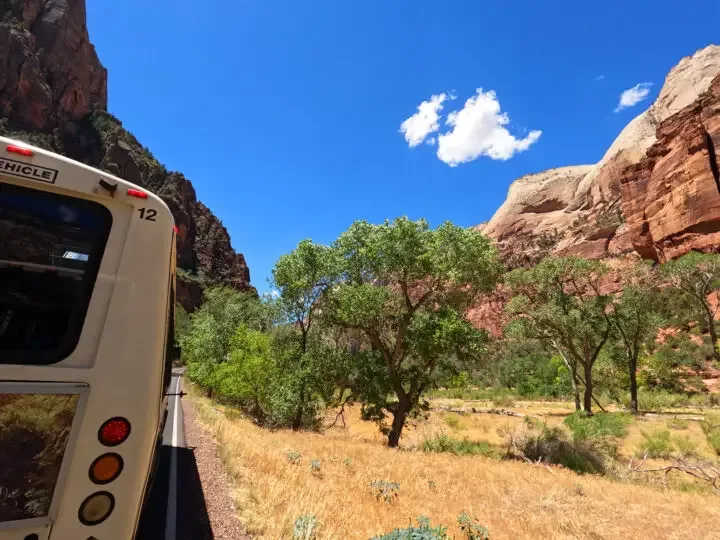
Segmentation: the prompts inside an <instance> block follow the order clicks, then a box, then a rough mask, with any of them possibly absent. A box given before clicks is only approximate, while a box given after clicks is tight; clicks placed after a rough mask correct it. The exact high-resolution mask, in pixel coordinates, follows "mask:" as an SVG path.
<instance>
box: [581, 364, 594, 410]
mask: <svg viewBox="0 0 720 540" xmlns="http://www.w3.org/2000/svg"><path fill="white" fill-rule="evenodd" d="M583 368H584V373H585V395H584V396H583V409H585V412H586V413H587V415H588V416H591V415H592V399H593V395H592V364H591V363H590V362H585V363H584V364H583Z"/></svg>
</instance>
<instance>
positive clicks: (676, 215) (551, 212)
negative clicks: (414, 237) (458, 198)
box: [479, 45, 720, 267]
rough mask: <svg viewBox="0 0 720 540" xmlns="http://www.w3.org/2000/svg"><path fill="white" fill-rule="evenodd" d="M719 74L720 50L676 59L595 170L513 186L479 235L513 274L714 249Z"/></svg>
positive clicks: (573, 170) (561, 172)
mask: <svg viewBox="0 0 720 540" xmlns="http://www.w3.org/2000/svg"><path fill="white" fill-rule="evenodd" d="M719 74H720V47H718V46H714V45H713V46H709V47H706V48H705V49H702V50H700V51H698V52H697V53H695V54H694V55H693V56H691V57H688V58H684V59H683V60H682V61H681V62H680V63H679V64H678V65H677V66H676V67H675V68H673V69H672V70H671V71H670V73H669V74H668V76H667V78H666V80H665V84H664V85H663V88H662V89H661V91H660V94H659V96H658V98H657V100H656V101H655V103H653V104H652V106H651V107H650V108H649V109H648V110H647V111H645V112H643V113H642V114H640V115H639V116H638V117H636V118H635V119H634V120H633V121H632V122H630V123H629V124H628V125H627V126H626V127H625V129H624V130H623V131H622V132H621V133H620V135H619V136H618V137H617V139H616V140H615V142H614V143H613V144H612V146H611V147H610V149H609V150H608V151H607V152H606V154H605V156H604V157H603V158H602V160H601V161H600V162H599V163H597V164H595V165H586V166H577V167H564V168H560V169H552V170H549V171H545V172H542V173H539V174H534V175H528V176H525V177H522V178H520V179H518V180H516V181H515V182H514V183H513V184H512V186H511V187H510V190H509V193H508V198H507V200H506V201H505V203H504V204H503V205H502V206H501V207H500V209H499V210H498V211H497V212H496V214H495V215H494V216H493V217H492V219H491V220H490V221H489V222H488V223H486V224H483V225H482V226H479V229H480V230H482V231H483V232H485V233H486V234H488V235H489V236H490V237H491V238H494V239H496V240H497V241H498V244H499V247H500V249H501V252H502V253H503V255H504V256H505V258H506V260H507V261H508V264H509V265H510V266H511V267H514V266H521V265H525V264H532V263H533V262H536V261H537V260H538V258H540V257H542V256H544V255H546V254H548V253H554V254H578V255H581V256H584V257H590V258H604V257H615V256H619V255H626V254H632V253H635V254H639V255H641V256H643V257H649V258H653V259H655V260H662V259H663V257H676V256H679V255H682V254H683V253H686V252H687V251H689V250H691V249H702V250H708V249H714V245H716V244H717V240H718V237H717V236H716V232H717V231H719V230H720V227H719V226H718V223H720V220H719V219H718V218H720V214H718V210H719V209H720V208H719V207H718V205H720V198H719V197H718V190H717V189H716V184H715V180H714V179H715V178H716V176H713V167H715V169H714V170H717V166H716V165H711V163H713V161H712V159H711V158H712V156H714V155H715V153H716V150H717V149H716V146H717V145H718V144H720V132H719V131H718V123H719V122H720V120H719V119H718V106H717V96H716V94H717V86H718V83H717V79H716V77H717V76H718V75H719ZM713 80H715V82H713ZM713 141H714V142H713Z"/></svg>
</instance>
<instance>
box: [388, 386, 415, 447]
mask: <svg viewBox="0 0 720 540" xmlns="http://www.w3.org/2000/svg"><path fill="white" fill-rule="evenodd" d="M408 412H410V400H409V399H408V398H406V397H405V398H400V401H398V404H397V408H396V409H395V412H394V414H393V423H392V428H390V433H389V435H388V446H389V447H390V448H397V445H398V443H399V442H400V435H401V434H402V430H403V427H405V420H406V419H407V415H408Z"/></svg>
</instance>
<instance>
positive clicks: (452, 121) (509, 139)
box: [437, 88, 542, 167]
mask: <svg viewBox="0 0 720 540" xmlns="http://www.w3.org/2000/svg"><path fill="white" fill-rule="evenodd" d="M445 123H446V124H447V125H449V126H451V127H452V129H451V131H449V132H447V133H442V134H440V135H439V136H438V151H437V156H438V158H440V160H441V161H443V162H445V163H447V164H448V165H450V166H451V167H455V166H457V165H459V164H460V163H467V162H469V161H473V160H475V159H477V158H478V157H480V156H487V157H489V158H490V159H501V160H507V159H510V158H511V157H513V155H515V154H516V153H518V152H524V151H525V150H527V149H528V148H530V145H532V144H533V143H535V142H536V141H537V140H538V139H539V138H540V135H542V131H540V130H533V131H531V132H530V133H529V134H528V135H527V136H526V137H525V138H523V139H518V138H516V137H515V136H514V135H512V134H511V133H510V132H509V131H508V129H507V128H506V127H505V126H507V125H508V124H509V123H510V118H509V117H508V115H507V113H502V112H500V102H499V101H498V99H497V96H496V94H495V92H494V91H492V90H491V91H489V92H483V90H482V88H478V89H477V94H476V95H474V96H473V97H471V98H469V99H468V100H467V101H466V102H465V106H464V107H463V108H462V109H460V110H459V111H453V112H451V113H450V114H449V115H448V117H447V120H446V121H445Z"/></svg>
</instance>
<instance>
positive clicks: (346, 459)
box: [343, 457, 353, 468]
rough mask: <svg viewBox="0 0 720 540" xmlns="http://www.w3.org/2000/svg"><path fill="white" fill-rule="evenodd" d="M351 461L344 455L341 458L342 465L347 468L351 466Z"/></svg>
mask: <svg viewBox="0 0 720 540" xmlns="http://www.w3.org/2000/svg"><path fill="white" fill-rule="evenodd" d="M352 464H353V461H352V459H350V458H349V457H346V458H345V459H343V465H345V466H346V467H347V468H350V467H352Z"/></svg>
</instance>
